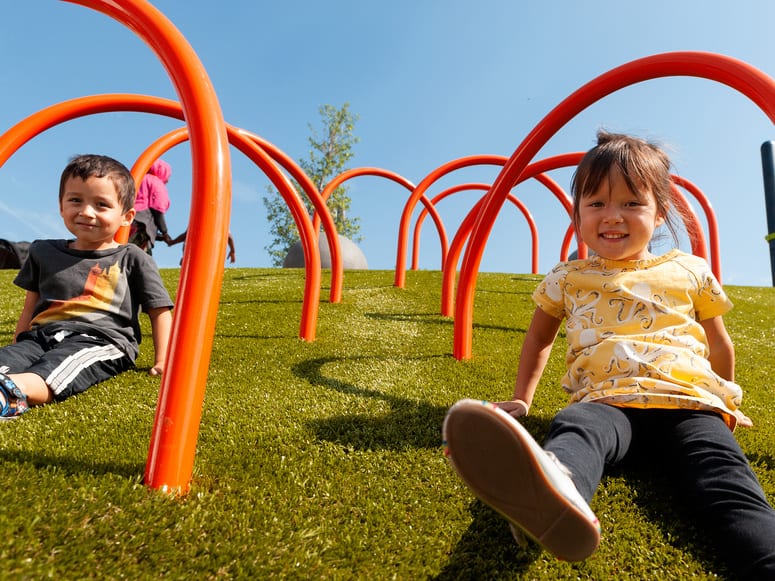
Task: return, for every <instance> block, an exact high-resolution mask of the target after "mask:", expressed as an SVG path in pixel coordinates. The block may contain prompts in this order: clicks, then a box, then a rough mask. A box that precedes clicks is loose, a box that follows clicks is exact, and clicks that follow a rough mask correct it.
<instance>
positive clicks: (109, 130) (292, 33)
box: [0, 0, 775, 286]
mask: <svg viewBox="0 0 775 581" xmlns="http://www.w3.org/2000/svg"><path fill="white" fill-rule="evenodd" d="M155 5H156V6H157V7H158V8H159V9H160V10H161V11H162V12H163V13H164V14H165V15H166V16H167V17H168V18H169V19H170V20H171V21H172V22H173V23H174V24H175V25H176V26H177V27H178V28H179V29H180V30H181V32H182V33H183V34H184V35H185V36H186V38H187V39H188V40H189V42H190V43H191V45H192V47H193V48H194V50H195V51H196V52H197V54H198V55H199V57H200V59H201V60H202V62H203V64H204V66H205V68H206V69H207V71H208V74H209V76H210V78H211V81H212V83H213V85H214V87H215V90H216V92H217V94H218V98H219V101H220V103H221V106H222V109H223V112H224V116H225V118H226V120H227V121H228V122H229V123H231V124H233V125H236V126H238V127H242V128H245V129H248V130H250V131H252V132H255V133H258V134H259V135H261V136H262V137H264V138H265V139H267V140H268V141H270V142H272V143H273V144H275V145H276V146H278V147H279V148H281V149H282V150H283V151H285V152H286V153H287V154H288V155H290V156H291V157H292V158H294V159H299V158H302V157H305V156H306V155H307V154H308V151H309V146H308V142H307V138H308V136H309V128H308V126H309V124H313V125H316V126H317V123H318V120H319V116H318V112H317V111H318V107H319V106H320V105H323V104H332V105H335V106H341V105H342V104H343V103H345V102H349V103H350V108H351V110H352V111H353V112H354V113H356V114H357V115H358V116H359V120H358V123H357V124H356V128H355V134H356V135H357V136H358V138H359V139H360V142H359V143H358V145H357V146H356V148H355V157H354V158H353V160H352V161H351V163H350V166H351V167H359V166H377V167H381V168H385V169H388V170H391V171H394V172H397V173H399V174H401V175H402V176H404V177H405V178H407V179H409V180H411V181H413V182H414V183H419V182H420V181H421V180H422V178H423V177H425V175H427V174H428V173H429V172H431V171H432V170H433V169H435V168H436V167H438V166H440V165H442V164H443V163H446V162H448V161H451V160H453V159H456V158H459V157H463V156H469V155H474V154H497V155H505V156H509V155H511V154H512V153H513V152H514V150H515V149H516V147H517V146H518V145H519V143H520V142H521V140H522V139H523V138H524V137H525V135H527V133H528V132H529V131H530V130H531V129H532V128H533V127H534V126H535V124H536V123H538V122H539V121H540V120H541V119H542V118H543V117H544V116H545V115H546V114H547V113H548V112H549V111H550V110H551V109H552V108H553V107H554V106H555V105H556V104H557V103H559V102H560V101H561V100H562V99H564V98H565V97H566V96H567V95H568V94H570V93H571V92H573V91H574V90H576V89H577V88H578V87H580V86H581V85H583V84H584V83H586V82H588V81H590V80H591V79H593V78H594V77H596V76H598V75H600V74H602V73H604V72H606V71H608V70H610V69H611V68H613V67H616V66H618V65H621V64H624V63H626V62H629V61H631V60H634V59H637V58H640V57H644V56H648V55H651V54H656V53H661V52H668V51H675V50H702V51H711V52H717V53H721V54H725V55H728V56H731V57H734V58H737V59H740V60H743V61H746V62H748V63H749V64H751V65H753V66H754V67H756V68H758V69H760V70H762V71H763V72H765V73H767V74H769V75H775V34H773V33H772V23H773V22H775V3H773V2H771V1H770V0H749V1H745V2H738V3H731V2H727V1H722V0H683V1H681V2H675V1H674V0H655V1H651V2H648V3H623V2H613V1H610V0H594V1H590V2H583V3H582V2H569V1H566V2H559V1H556V0H555V1H548V2H530V3H527V2H515V1H513V0H478V1H477V2H471V1H469V0H444V1H442V0H392V1H391V2H369V1H363V0H332V1H328V2H313V1H311V0H306V1H302V0H284V1H283V2H265V1H259V2H255V1H252V0H227V1H225V2H219V3H215V2H212V1H210V0H208V1H204V0H188V1H186V2H182V1H180V0H157V1H156V2H155ZM2 14H3V18H2V20H1V22H0V29H1V32H0V49H1V50H2V54H4V55H6V56H5V59H4V63H3V67H2V68H0V81H1V82H0V86H2V87H3V92H2V95H1V96H0V104H1V105H2V106H0V130H2V131H5V130H6V129H7V128H9V127H11V126H12V125H13V124H15V123H17V122H18V121H20V120H21V119H23V118H25V117H27V116H28V115H31V114H32V113H34V112H36V111H38V110H40V109H42V108H44V107H47V106H49V105H52V104H55V103H58V102H61V101H64V100H66V99H72V98H75V97H79V96H84V95H91V94H96V93H113V92H128V93H146V94H151V95H157V96H161V97H166V98H176V95H175V92H174V88H173V87H172V84H171V82H170V81H169V78H168V76H167V74H166V72H165V71H164V69H163V68H162V66H161V65H160V64H159V62H158V60H157V59H156V57H155V56H154V55H153V53H152V52H151V51H150V49H149V48H147V47H146V46H145V45H144V44H143V43H142V42H141V41H140V40H139V39H138V38H137V37H135V36H134V34H133V33H132V32H130V31H129V30H127V29H125V28H124V27H123V26H121V25H119V24H118V23H116V22H115V21H113V20H111V19H110V18H108V17H106V16H104V15H102V14H100V13H97V12H95V11H93V10H91V9H88V8H84V7H82V6H78V5H75V4H70V3H67V2H60V1H56V0H29V1H27V2H13V3H10V2H9V3H6V4H4V5H3V9H2ZM178 126H180V122H177V121H174V120H170V119H166V118H163V117H159V116H154V115H142V114H136V113H112V114H102V115H96V116H92V117H89V118H83V119H78V120H74V121H71V122H68V123H66V124H64V125H61V126H59V127H57V128H54V129H52V130H50V131H48V132H46V133H44V134H42V135H40V136H39V137H37V138H35V139H34V140H33V141H31V142H30V143H28V144H27V145H25V146H24V147H23V148H22V149H21V150H19V151H18V152H17V153H16V154H15V155H14V156H13V157H12V158H11V159H10V160H9V161H8V162H7V163H6V164H5V165H4V166H3V167H0V236H2V237H4V238H8V239H11V240H29V239H34V238H44V237H65V236H67V232H66V230H65V229H64V227H63V226H62V224H61V220H60V218H59V214H58V208H57V202H56V191H57V185H58V177H59V173H60V172H61V169H62V167H63V166H64V164H65V163H66V162H67V159H68V158H69V157H70V156H71V155H73V154H76V153H84V152H99V153H105V154H107V155H112V156H114V157H117V158H119V159H121V160H122V161H124V162H125V163H126V164H127V165H128V166H131V165H132V164H133V163H134V160H135V159H136V158H137V156H138V155H139V154H140V153H141V152H142V151H143V150H144V149H145V148H146V147H147V146H148V144H150V143H151V142H153V141H154V140H155V139H157V138H158V137H159V136H161V135H163V134H164V133H166V132H168V131H170V130H171V129H174V128H176V127H178ZM601 127H602V128H606V129H609V130H613V131H621V132H630V133H635V134H638V135H641V136H644V137H647V138H650V139H654V140H657V141H659V142H661V143H664V144H665V145H666V147H667V148H668V150H669V152H670V153H671V155H672V158H673V161H674V164H675V171H676V173H678V174H680V175H682V176H683V177H685V178H687V179H689V180H691V181H692V182H694V183H695V184H697V185H698V186H699V187H700V188H701V189H702V190H703V191H704V192H705V193H706V194H707V196H708V197H709V198H710V200H711V201H712V203H713V207H714V208H715V210H716V212H717V214H718V217H719V223H720V231H721V244H722V254H721V259H722V269H723V271H722V275H723V282H724V283H725V284H736V285H754V286H770V285H771V274H770V262H769V250H768V246H767V243H766V242H765V241H764V236H765V235H766V234H767V225H766V219H765V212H764V195H763V186H762V178H761V175H762V172H761V161H760V153H759V148H760V146H761V144H762V143H763V142H764V141H768V140H772V139H775V131H773V127H772V123H771V122H770V121H769V120H768V119H767V118H766V116H765V115H764V114H763V113H762V112H761V111H760V110H759V109H758V108H757V107H756V106H755V105H754V104H753V103H752V102H750V101H749V100H748V99H747V98H745V97H744V96H743V95H741V94H739V93H737V92H735V91H733V90H732V89H730V88H728V87H726V86H723V85H720V84H718V83H715V82H712V81H707V80H703V79H695V78H686V77H681V78H667V79H659V80H653V81H648V82H645V83H641V84H638V85H635V86H633V87H629V88H626V89H623V90H621V91H618V92H616V93H614V94H613V95H610V96H608V97H606V98H604V99H603V100H601V101H599V102H598V103H596V104H595V105H593V106H592V107H590V108H588V109H587V110H585V111H584V112H583V113H582V114H581V115H579V116H578V117H576V118H575V119H574V120H573V121H571V122H570V123H569V124H568V125H567V126H566V127H564V128H563V129H562V131H560V132H559V133H558V134H557V135H556V136H555V137H554V138H553V139H552V140H551V141H550V142H549V143H548V144H547V146H546V147H545V148H544V150H543V151H542V152H541V156H540V157H544V156H548V155H553V154H557V153H564V152H568V151H579V150H586V149H588V148H589V147H591V146H592V145H593V144H594V138H595V132H596V131H597V129H599V128H601ZM165 159H166V160H167V161H169V162H170V163H171V164H172V166H173V176H172V180H171V181H170V184H169V186H170V192H171V196H172V207H171V208H170V211H169V213H168V222H169V223H170V225H171V228H170V229H171V231H172V233H173V235H174V234H176V233H178V232H181V231H183V230H184V229H185V228H186V225H187V219H188V211H189V205H190V195H191V177H190V176H191V167H190V161H189V160H190V152H189V148H188V144H182V145H179V146H177V147H176V148H175V149H173V150H171V151H170V152H169V153H168V154H166V155H165ZM232 165H233V206H232V222H231V230H232V233H233V235H234V238H235V240H236V245H237V264H236V266H242V267H254V266H255V267H259V266H269V264H270V262H269V258H268V256H267V254H266V252H265V251H264V247H265V246H266V245H267V244H268V242H269V238H268V234H267V232H268V228H267V223H266V218H265V214H264V208H263V204H262V203H261V198H262V196H264V195H265V193H266V188H267V185H268V183H269V182H268V180H267V179H266V178H265V176H264V175H263V174H262V173H261V172H260V171H259V170H258V169H257V168H255V167H254V166H253V165H252V164H251V163H250V162H249V161H248V160H247V159H245V158H244V157H243V156H242V154H240V153H239V152H237V151H236V150H232ZM496 173H497V170H496V169H495V168H492V167H486V168H471V169H466V170H461V171H458V172H455V173H454V174H452V175H451V176H450V177H449V178H447V179H445V180H443V181H442V182H439V185H438V187H437V189H434V190H433V191H431V192H430V193H431V194H433V193H438V192H440V191H441V190H442V189H445V188H446V187H449V186H451V185H454V184H457V183H460V182H491V181H492V180H493V179H494V178H495V175H496ZM553 177H555V179H557V180H558V181H559V183H560V184H561V185H562V186H563V187H566V188H567V187H568V185H569V180H570V172H569V171H561V172H556V173H554V174H553ZM349 185H350V188H349V193H350V196H351V197H352V199H353V204H352V214H353V215H355V216H358V217H360V219H361V226H362V233H363V236H364V241H363V242H362V244H361V246H362V249H363V251H364V253H365V254H366V257H367V260H368V261H369V266H370V267H371V268H373V269H392V268H393V267H394V265H395V259H396V232H397V226H398V220H399V217H400V215H401V210H402V207H403V203H404V201H405V199H406V194H407V193H406V191H405V190H404V189H403V188H401V187H400V186H398V185H396V184H394V183H393V182H388V181H386V180H383V179H380V178H375V177H363V178H359V179H356V180H353V181H351V182H349ZM514 193H515V194H516V195H517V196H518V197H519V198H520V199H521V200H522V201H523V202H524V203H525V204H526V205H527V206H528V208H529V209H530V211H531V213H532V214H533V216H534V217H535V219H536V222H537V223H538V229H539V233H540V237H541V260H540V268H541V271H542V272H546V271H547V270H549V269H550V268H551V267H552V266H553V265H554V263H555V262H557V260H558V258H559V252H560V243H561V240H562V234H563V233H564V231H565V228H566V227H567V218H566V216H565V215H564V212H563V210H562V208H561V207H560V204H559V203H558V202H557V201H556V200H555V199H554V197H553V196H552V195H551V194H550V193H549V192H548V191H547V190H546V189H544V188H543V187H540V186H537V185H532V184H525V185H524V186H520V187H519V188H518V189H516V190H515V191H514ZM478 195H481V193H480V192H464V193H460V194H458V195H457V196H455V197H453V198H448V199H446V200H445V201H444V202H442V203H441V204H440V206H439V211H440V212H441V215H442V218H443V219H444V221H445V224H446V225H447V230H448V231H449V232H450V235H451V233H452V232H453V231H454V229H455V227H456V225H457V224H458V223H459V221H460V219H461V218H462V216H463V215H464V213H465V212H466V211H467V210H468V208H469V207H470V206H471V205H472V204H473V203H474V201H475V199H476V197H477V196H478ZM432 230H433V229H432V228H431V223H430V221H429V222H428V223H426V225H425V227H424V229H423V241H422V246H421V255H420V266H421V268H428V269H438V268H439V246H438V242H437V240H436V238H435V235H434V233H433V231H432ZM529 249H530V235H529V230H528V228H527V225H526V222H525V220H524V218H523V217H522V216H521V215H520V214H519V213H518V212H517V211H516V209H515V208H513V207H511V206H506V207H504V210H503V212H502V214H501V216H500V217H499V219H498V221H497V222H496V225H495V228H494V230H493V233H492V235H491V237H490V242H489V244H488V248H487V250H486V252H485V254H484V258H483V261H482V270H483V271H496V272H515V273H524V272H528V271H529V270H530V252H529ZM180 254H181V249H180V247H174V248H172V249H167V248H166V247H160V248H159V250H158V251H157V252H155V257H156V258H157V260H158V262H159V264H160V266H162V267H166V266H177V264H178V261H179V259H180Z"/></svg>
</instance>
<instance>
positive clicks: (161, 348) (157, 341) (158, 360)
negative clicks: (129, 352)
mask: <svg viewBox="0 0 775 581" xmlns="http://www.w3.org/2000/svg"><path fill="white" fill-rule="evenodd" d="M148 316H149V317H150V319H151V335H152V337H153V350H154V363H153V367H151V369H150V370H149V371H148V374H149V375H162V374H163V373H164V362H165V360H166V359H167V347H168V346H169V342H170V332H171V330H172V311H170V309H169V308H168V307H159V308H156V309H149V310H148Z"/></svg>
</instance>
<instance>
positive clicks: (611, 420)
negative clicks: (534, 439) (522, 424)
mask: <svg viewBox="0 0 775 581" xmlns="http://www.w3.org/2000/svg"><path fill="white" fill-rule="evenodd" d="M631 443H632V425H631V422H630V418H629V415H628V411H627V410H624V409H620V408H615V407H613V406H609V405H606V404H599V403H584V402H582V403H575V404H571V405H569V406H568V407H566V408H564V409H562V410H560V412H559V413H558V414H557V415H556V416H555V417H554V419H553V420H552V424H551V426H550V427H549V434H548V436H547V437H546V440H545V441H544V445H543V447H544V449H545V450H546V451H548V452H552V453H553V454H554V455H555V456H557V459H558V460H560V462H562V463H563V464H564V465H565V466H566V467H567V468H568V470H570V472H571V475H572V478H573V483H574V484H575V485H576V488H577V489H578V491H579V493H580V494H581V496H583V497H584V499H585V500H586V501H587V502H589V501H590V500H592V497H593V496H594V494H595V491H596V490H597V487H598V485H599V484H600V479H601V478H602V476H603V470H604V468H605V466H606V464H615V463H616V462H619V461H620V460H622V459H623V458H624V456H625V455H626V454H627V451H628V450H629V449H630V445H631Z"/></svg>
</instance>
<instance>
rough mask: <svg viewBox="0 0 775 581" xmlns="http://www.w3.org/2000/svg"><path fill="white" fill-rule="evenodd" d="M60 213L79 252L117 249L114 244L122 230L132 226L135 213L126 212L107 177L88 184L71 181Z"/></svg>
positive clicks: (68, 181) (76, 178) (65, 190)
mask: <svg viewBox="0 0 775 581" xmlns="http://www.w3.org/2000/svg"><path fill="white" fill-rule="evenodd" d="M59 213H60V215H61V216H62V219H63V220H64V222H65V226H66V227H67V229H68V230H69V231H70V233H71V234H72V235H73V236H75V243H73V244H72V245H71V247H72V248H75V249H76V250H104V249H106V248H115V247H116V246H118V244H117V243H116V242H115V241H114V240H113V238H114V236H115V235H116V232H117V231H118V229H119V228H120V227H121V226H128V225H129V224H131V223H132V220H133V219H134V216H135V211H134V209H130V210H129V211H127V212H124V211H123V208H122V205H121V203H120V202H119V199H118V193H117V192H116V188H115V186H114V185H113V182H111V181H110V180H109V179H108V178H107V177H103V178H98V177H90V178H88V179H87V180H86V181H84V180H82V179H81V178H79V177H71V178H69V179H68V180H67V181H66V182H65V188H64V195H63V196H62V200H61V202H60V204H59Z"/></svg>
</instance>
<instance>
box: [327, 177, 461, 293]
mask: <svg viewBox="0 0 775 581" xmlns="http://www.w3.org/2000/svg"><path fill="white" fill-rule="evenodd" d="M358 176H376V177H383V178H387V179H389V180H392V181H394V182H396V183H397V184H399V185H401V186H403V187H405V188H406V189H407V190H409V191H410V192H414V191H415V189H416V188H415V185H414V184H413V183H412V182H410V181H409V180H407V179H406V178H404V177H403V176H401V175H399V174H397V173H395V172H392V171H390V170H387V169H382V168H379V167H357V168H354V169H349V170H347V171H344V172H342V173H341V174H339V175H338V176H336V177H335V178H334V179H332V180H331V181H330V182H329V183H328V184H327V185H326V186H325V187H324V188H323V192H322V193H321V196H322V198H323V200H328V198H329V197H330V196H331V194H332V193H333V192H334V191H335V190H336V189H337V188H338V187H340V186H341V185H342V184H343V183H344V182H346V181H347V180H350V179H353V178H355V177H358ZM420 201H421V202H422V204H423V205H424V206H425V208H426V209H427V210H428V212H430V214H431V217H432V218H433V222H434V224H435V225H436V229H437V230H438V232H439V240H440V241H441V248H442V253H446V250H447V232H446V230H445V229H444V223H443V222H442V221H441V216H440V215H439V213H438V212H437V211H436V208H435V207H433V204H431V201H430V200H429V199H428V198H427V197H426V196H424V195H420ZM319 219H320V218H319V217H318V214H317V212H315V215H314V216H313V217H312V224H313V228H314V229H315V231H316V232H317V229H318V226H317V225H319V223H320V222H319ZM332 238H333V239H334V242H333V243H334V244H336V246H337V248H338V247H339V238H338V237H337V236H333V237H332V236H329V237H328V243H329V245H331V244H332ZM331 269H332V272H331V278H332V284H333V281H334V279H336V280H337V282H338V286H339V288H341V286H342V280H343V278H344V269H343V267H342V264H341V261H340V263H339V264H338V265H334V262H333V260H332V261H331Z"/></svg>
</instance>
